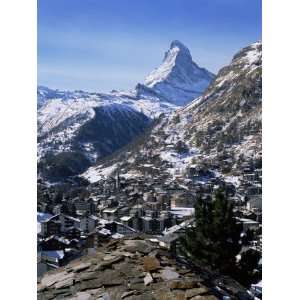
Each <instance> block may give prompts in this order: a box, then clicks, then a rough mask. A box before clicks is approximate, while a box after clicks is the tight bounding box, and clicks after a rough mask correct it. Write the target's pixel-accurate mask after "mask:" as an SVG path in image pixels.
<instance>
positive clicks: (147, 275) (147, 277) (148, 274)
mask: <svg viewBox="0 0 300 300" xmlns="http://www.w3.org/2000/svg"><path fill="white" fill-rule="evenodd" d="M151 282H153V278H152V276H151V274H150V273H147V274H146V276H145V278H144V284H145V285H149V284H150V283H151Z"/></svg>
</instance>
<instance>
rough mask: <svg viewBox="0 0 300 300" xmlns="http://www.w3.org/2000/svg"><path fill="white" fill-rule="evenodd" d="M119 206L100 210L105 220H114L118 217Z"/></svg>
mask: <svg viewBox="0 0 300 300" xmlns="http://www.w3.org/2000/svg"><path fill="white" fill-rule="evenodd" d="M118 210H119V207H118V206H117V207H111V208H109V207H107V208H105V209H104V210H103V211H102V217H103V218H104V219H106V220H110V221H114V220H116V219H117V217H118Z"/></svg>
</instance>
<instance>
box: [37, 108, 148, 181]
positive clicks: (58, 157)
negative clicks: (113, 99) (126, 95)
mask: <svg viewBox="0 0 300 300" xmlns="http://www.w3.org/2000/svg"><path fill="white" fill-rule="evenodd" d="M150 124H151V121H150V119H149V118H148V117H146V116H145V115H144V114H142V113H140V112H138V111H136V110H135V109H133V108H132V107H130V106H126V105H125V104H109V105H103V106H98V107H93V108H91V107H88V108H87V109H86V110H84V111H81V113H80V114H76V115H75V114H73V115H70V117H68V118H66V119H65V120H64V121H61V122H60V123H59V125H58V126H56V127H53V129H51V130H49V131H48V132H46V133H45V134H43V135H41V136H39V138H38V149H39V157H40V160H39V171H40V172H39V174H40V176H41V177H42V178H46V179H47V180H49V181H59V180H62V179H64V177H68V176H73V175H77V170H78V172H83V171H84V170H85V168H86V167H88V166H89V165H91V164H92V163H94V162H95V161H96V160H97V159H98V158H99V157H100V158H101V157H104V156H106V155H109V154H111V153H113V152H114V151H116V150H118V149H120V148H121V147H123V146H125V145H126V144H128V143H129V142H130V141H132V140H133V139H134V138H135V137H137V136H138V135H139V134H142V133H143V132H144V130H145V129H146V128H147V127H148V126H149V125H150Z"/></svg>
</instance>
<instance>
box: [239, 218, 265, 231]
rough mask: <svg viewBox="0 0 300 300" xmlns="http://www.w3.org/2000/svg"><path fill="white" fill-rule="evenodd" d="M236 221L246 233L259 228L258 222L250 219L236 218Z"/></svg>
mask: <svg viewBox="0 0 300 300" xmlns="http://www.w3.org/2000/svg"><path fill="white" fill-rule="evenodd" d="M237 220H238V222H240V223H242V225H243V231H244V232H247V231H248V230H249V229H250V230H257V229H258V228H259V226H260V224H259V222H257V221H254V220H251V219H246V218H237Z"/></svg>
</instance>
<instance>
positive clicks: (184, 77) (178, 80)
mask: <svg viewBox="0 0 300 300" xmlns="http://www.w3.org/2000/svg"><path fill="white" fill-rule="evenodd" d="M214 77H215V76H214V75H213V74H212V73H210V72H209V71H207V70H206V69H204V68H200V67H198V65H197V64H196V63H195V62H193V60H192V56H191V54H190V51H189V49H188V48H187V47H186V46H184V45H183V44H182V43H181V42H179V41H173V42H172V43H171V46H170V49H169V50H168V51H167V52H166V53H165V57H164V60H163V63H162V64H161V65H160V66H159V67H158V68H157V69H155V70H154V71H153V72H151V73H150V75H149V76H148V77H147V78H146V79H145V85H146V86H147V87H148V88H151V89H153V90H154V91H155V92H156V93H157V94H158V95H160V96H162V97H164V98H165V99H168V101H170V102H172V103H175V104H176V105H185V104H187V103H188V102H190V101H192V100H193V99H194V98H196V97H199V95H201V93H202V92H203V91H204V90H205V89H206V88H207V87H208V85H209V84H210V82H211V81H212V80H213V78H214Z"/></svg>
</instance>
